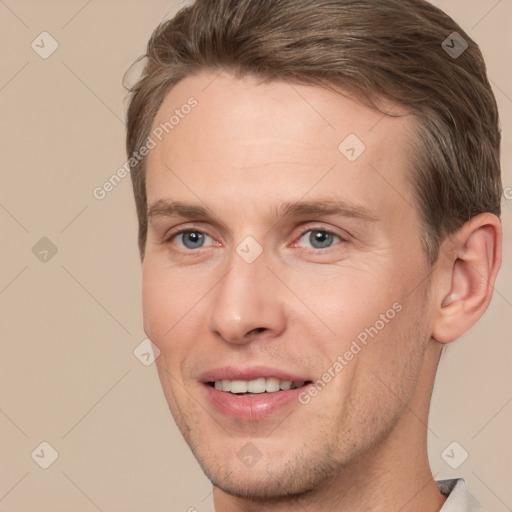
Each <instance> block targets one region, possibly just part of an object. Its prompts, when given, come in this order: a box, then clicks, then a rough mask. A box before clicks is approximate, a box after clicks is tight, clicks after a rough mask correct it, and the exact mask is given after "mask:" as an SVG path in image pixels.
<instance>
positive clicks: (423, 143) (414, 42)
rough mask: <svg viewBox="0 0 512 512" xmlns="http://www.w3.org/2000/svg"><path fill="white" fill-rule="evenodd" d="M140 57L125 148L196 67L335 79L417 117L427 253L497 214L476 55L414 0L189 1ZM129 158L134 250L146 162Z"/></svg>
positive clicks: (143, 206)
mask: <svg viewBox="0 0 512 512" xmlns="http://www.w3.org/2000/svg"><path fill="white" fill-rule="evenodd" d="M453 32H457V34H458V35H453ZM460 38H462V39H460ZM443 41H447V43H443ZM456 42H457V44H458V45H459V46H458V47H459V48H463V47H464V46H465V44H467V45H468V46H467V48H466V49H465V51H463V52H462V54H460V55H456V54H455V55H454V54H453V53H452V54H450V53H449V52H448V51H447V48H448V49H449V48H454V47H455V44H456ZM446 44H447V45H448V47H446V46H445V45H446ZM143 57H145V58H146V59H147V62H146V65H145V68H144V70H143V72H142V76H141V78H140V80H139V81H138V82H137V83H136V84H135V85H134V86H133V87H132V88H131V89H130V96H129V99H130V103H129V108H128V115H127V141H126V147H127V152H128V156H129V157H130V156H131V155H133V154H134V152H136V151H137V150H138V148H140V147H141V146H142V145H143V144H144V142H145V141H146V139H147V137H148V136H149V135H150V130H151V127H152V123H153V120H154V118H155V115H156V113H157V111H158V109H159V107H160V105H161V104H162V101H163V99H164V98H165V96H166V94H167V93H168V92H169V90H170V89H171V88H172V87H173V86H174V85H176V84H177V83H178V82H179V81H180V80H182V79H183V78H185V77H187V76H190V75H192V74H196V73H198V72H200V71H213V72H219V71H221V70H226V71H229V72H231V73H234V74H235V76H243V75H252V76H254V77H256V78H259V79H260V80H262V81H272V80H286V81H289V82H294V83H300V84H307V85H317V86H322V87H328V88H332V87H333V86H334V87H336V86H339V87H342V88H343V89H345V90H350V91H352V92H354V93H356V95H357V96H358V97H359V98H360V99H362V100H364V101H365V102H366V103H368V104H370V105H372V106H373V107H375V108H379V102H380V100H382V99H386V100H391V101H392V102H394V103H396V104H398V105H401V106H403V107H405V108H406V109H407V111H408V112H410V113H411V114H412V115H413V116H414V118H415V119H416V138H415V141H413V145H414V148H415V149H414V151H413V153H414V154H413V155H412V156H413V158H412V159H411V161H412V165H413V167H412V171H411V173H410V179H411V182H412V185H413V189H414V194H415V197H416V202H417V205H416V207H417V210H418V213H419V216H420V218H421V220H422V241H423V244H424V248H425V251H426V254H427V256H428V258H429V260H430V261H431V262H434V261H435V260H436V258H437V255H438V252H439V246H440V243H441V241H442V240H443V239H444V237H446V236H447V235H448V234H450V233H453V232H455V231H456V230H457V229H459V228H460V227H461V226H462V225H463V224H464V223H465V222H467V221H468V220H469V219H470V218H471V217H473V216H474V215H477V214H479V213H482V212H492V213H494V214H495V215H497V216H499V215H500V201H501V194H502V185H501V178H500V162H499V147H500V138H501V137H500V129H499V119H498V110H497V105H496V100H495V98H494V95H493V93H492V89H491V87H490V85H489V81H488V80H487V76H486V68H485V64H484V60H483V57H482V54H481V52H480V50H479V48H478V46H477V45H476V43H475V42H474V41H472V40H471V38H470V37H469V36H468V35H467V34H466V33H465V32H464V31H463V30H462V29H461V28H460V27H459V25H457V24H456V23H455V22H454V21H453V20H452V19H451V18H450V17H449V16H448V15H446V14H445V13H443V12H442V11H441V10H439V9H438V8H436V7H434V6H433V5H431V4H430V3H428V2H426V1H424V0H196V2H195V3H194V4H193V5H191V6H187V7H185V8H183V9H182V10H180V11H179V12H178V13H177V14H176V16H175V17H174V18H173V19H171V20H168V21H165V22H163V23H162V24H160V25H159V26H158V27H157V28H156V29H155V31H154V32H153V34H152V36H151V39H150V40H149V43H148V46H147V52H146V55H144V56H143ZM132 160H133V159H132ZM133 163H134V165H133V166H132V165H130V167H131V177H132V184H133V189H134V194H135V201H136V206H137V215H138V220H139V249H140V254H141V257H142V258H144V247H145V243H146V235H147V211H146V210H147V199H146V186H145V172H146V170H145V159H141V160H140V162H136V161H134V162H133Z"/></svg>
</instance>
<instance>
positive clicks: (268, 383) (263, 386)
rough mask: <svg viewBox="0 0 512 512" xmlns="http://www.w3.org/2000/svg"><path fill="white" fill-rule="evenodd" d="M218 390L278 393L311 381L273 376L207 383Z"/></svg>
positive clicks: (247, 393)
mask: <svg viewBox="0 0 512 512" xmlns="http://www.w3.org/2000/svg"><path fill="white" fill-rule="evenodd" d="M207 384H208V385H209V386H211V387H214V388H215V389H216V390H218V391H223V392H225V393H231V394H233V395H243V396H256V395H261V394H263V393H278V392H280V391H289V390H291V389H297V388H300V387H303V386H305V385H308V384H311V381H303V380H302V381H291V380H281V379H276V378H274V377H269V378H265V377H261V378H258V379H253V380H228V379H222V380H216V381H211V382H208V383H207Z"/></svg>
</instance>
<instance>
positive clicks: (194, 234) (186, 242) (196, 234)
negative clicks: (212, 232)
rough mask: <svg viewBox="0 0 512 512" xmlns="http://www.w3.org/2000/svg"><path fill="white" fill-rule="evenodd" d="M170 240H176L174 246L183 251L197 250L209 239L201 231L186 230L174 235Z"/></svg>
mask: <svg viewBox="0 0 512 512" xmlns="http://www.w3.org/2000/svg"><path fill="white" fill-rule="evenodd" d="M172 238H175V239H176V244H177V245H178V246H179V247H182V248H185V249H199V248H201V247H203V246H204V244H205V242H206V240H207V239H208V238H209V239H210V240H211V237H210V236H208V235H207V234H206V233H203V232H202V231H193V230H188V231H187V230H186V231H180V232H179V233H176V234H175V235H174V236H173V237H172Z"/></svg>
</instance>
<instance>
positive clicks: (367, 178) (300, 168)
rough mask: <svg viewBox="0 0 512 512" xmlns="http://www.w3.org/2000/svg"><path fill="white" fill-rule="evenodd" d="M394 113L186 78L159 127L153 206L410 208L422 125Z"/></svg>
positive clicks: (277, 86) (316, 90) (348, 100)
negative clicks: (328, 201) (332, 203)
mask: <svg viewBox="0 0 512 512" xmlns="http://www.w3.org/2000/svg"><path fill="white" fill-rule="evenodd" d="M187 105H194V106H193V107H192V108H191V107H189V106H187ZM386 108H387V109H388V111H391V112H392V113H393V115H394V116H393V117H392V116H388V115H385V114H383V113H382V112H379V111H377V110H375V109H371V108H369V107H367V106H365V105H363V104H362V103H361V102H359V101H358V100H357V99H355V98H354V97H353V96H351V95H349V94H348V93H346V92H343V91H341V92H340V93H336V92H333V91H329V90H326V89H324V88H321V87H316V86H304V85H297V84H291V83H288V82H284V81H274V82H270V83H263V84H261V83H257V82H256V81H255V80H254V79H252V78H250V77H244V78H235V77H234V76H232V75H230V74H228V73H222V74H220V75H216V74H212V73H202V74H199V75H196V76H192V77H188V78H186V79H184V80H183V81H181V82H180V83H178V84H177V85H176V86H175V87H174V88H173V89H172V90H171V91H170V92H169V93H168V95H167V96H166V98H165V100H164V101H163V103H162V105H161V107H160V109H159V111H158V113H157V115H156V117H155V120H154V122H153V128H152V134H156V135H158V136H156V137H155V136H154V137H153V138H154V139H155V141H156V143H157V144H156V146H155V147H154V149H152V150H151V152H150V153H149V155H148V157H147V193H148V204H149V205H151V203H152V202H155V201H158V200H161V199H167V197H168V196H169V195H171V196H173V197H174V196H175V195H179V196H180V197H179V199H184V198H186V199H190V200H191V201H195V202H197V201H198V200H200V201H201V202H203V203H204V202H206V203H208V205H209V206H213V207H215V202H216V201H218V206H219V207H221V206H222V205H224V204H225V203H226V201H229V200H231V201H234V200H238V201H246V206H249V204H250V203H251V201H255V200H256V199H257V198H259V199H258V201H259V203H260V204H261V203H262V198H265V200H266V201H269V202H271V201H273V200H275V201H278V200H282V199H283V198H284V197H283V196H286V199H289V200H294V199H298V198H299V197H301V196H304V195H305V194H308V199H314V198H321V197H322V195H325V194H326V193H329V195H332V193H333V192H335V193H337V194H339V195H340V196H343V195H345V196H350V197H346V199H351V200H352V199H355V200H357V201H359V202H361V203H362V204H364V203H367V204H368V203H372V205H373V206H374V207H376V208H377V209H378V207H379V206H386V205H387V206H388V207H389V206H393V205H394V204H395V203H396V206H397V207H398V206H399V205H398V203H404V202H406V203H408V208H410V205H411V204H412V201H413V199H412V195H411V190H410V186H409V183H408V179H407V178H408V173H409V172H410V169H409V163H410V161H411V159H410V152H411V149H410V141H411V138H412V136H413V128H414V123H413V119H412V117H411V116H410V115H407V114H406V113H405V112H403V111H401V110H400V109H399V108H398V107H396V106H392V105H387V106H386ZM160 139H161V140H160ZM368 205H369V204H368ZM401 206H402V207H406V206H405V205H403V204H402V205H401Z"/></svg>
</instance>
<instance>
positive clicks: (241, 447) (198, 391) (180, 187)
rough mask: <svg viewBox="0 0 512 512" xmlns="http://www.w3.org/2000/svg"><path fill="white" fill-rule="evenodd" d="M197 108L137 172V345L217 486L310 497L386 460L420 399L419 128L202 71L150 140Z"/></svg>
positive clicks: (425, 322) (174, 94) (348, 105)
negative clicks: (140, 326)
mask: <svg viewBox="0 0 512 512" xmlns="http://www.w3.org/2000/svg"><path fill="white" fill-rule="evenodd" d="M190 96H194V97H195V98H196V100H197V102H198V104H197V106H196V107H195V108H194V109H192V110H191V109H186V110H187V111H189V110H191V111H190V113H189V114H188V115H184V116H182V117H183V118H180V121H179V123H177V124H175V126H174V127H173V129H172V130H171V131H169V134H168V135H166V136H165V137H164V138H163V140H162V142H160V143H159V144H158V145H157V146H156V147H155V148H154V149H152V151H151V153H150V154H149V156H148V160H147V198H148V207H149V210H150V211H151V212H152V215H151V216H150V219H149V227H148V237H147V244H146V253H145V259H144V264H143V307H144V325H145V331H146V333H147V335H148V337H149V338H150V339H151V340H152V341H153V343H155V344H156V345H157V347H158V348H159V349H160V351H161V355H160V357H159V358H158V359H157V367H158V371H159V376H160V379H161V382H162V386H163V390H164V393H165V396H166V398H167V401H168V404H169V407H170V409H171V411H172V413H173V415H174V418H175V420H176V422H177V424H178V426H179V428H180V430H181V432H182V433H183V435H184V437H185V439H186V440H187V442H188V443H189V445H190V446H191V448H192V450H193V452H194V454H195V455H196V457H197V459H198V460H199V462H200V464H201V466H202V467H203V469H204V471H205V472H206V474H207V475H208V476H209V478H210V479H211V480H212V482H213V483H214V484H215V485H216V486H218V487H220V488H221V489H224V490H225V491H227V492H229V493H232V494H235V495H244V494H247V495H250V496H260V497H264V496H277V495H281V494H283V493H288V494H291V493H299V492H303V491H305V490H308V489H311V488H313V487H316V486H318V485H320V484H321V483H322V482H325V481H326V480H327V479H328V478H329V476H330V475H332V474H333V471H335V472H336V471H340V469H341V468H343V467H345V468H350V467H351V466H354V465H355V464H357V461H359V460H361V457H364V456H365V455H369V454H371V453H376V452H377V450H379V449H381V448H382V447H383V446H385V444H386V442H387V440H388V439H389V437H390V433H392V432H394V431H396V430H397V429H398V428H399V425H400V424H401V422H402V421H403V418H404V411H405V410H406V409H407V407H408V404H410V403H411V400H413V399H414V396H416V395H417V394H418V393H427V390H425V389H423V388H422V389H419V386H417V383H418V381H419V382H423V380H422V379H421V378H420V376H421V375H422V372H423V371H424V369H423V354H424V351H425V347H426V345H427V342H428V340H429V338H430V331H429V323H430V317H429V314H430V313H429V308H430V306H429V303H428V299H427V296H428V289H427V286H428V283H429V280H428V279H426V278H427V276H428V275H429V272H430V270H431V268H430V265H429V263H428V262H427V260H426V257H425V255H424V252H423V249H422V245H421V241H420V229H419V221H418V216H417V214H416V213H415V211H414V208H413V207H412V205H413V204H414V202H415V200H414V198H413V196H412V190H411V186H410V184H409V182H408V180H407V176H408V174H409V172H410V170H409V168H408V164H409V157H410V149H409V145H408V141H409V140H410V137H411V132H412V125H413V124H412V119H411V118H410V116H406V115H404V116H401V117H388V116H383V115H382V114H380V113H378V112H376V111H374V110H371V109H369V108H367V107H365V106H363V105H361V104H360V103H358V102H356V101H354V100H353V99H350V97H348V96H344V95H340V94H335V93H334V92H328V91H326V90H324V89H321V88H318V87H307V86H299V85H290V84H287V83H284V82H272V83H269V84H263V85H262V84H260V85H257V84H256V83H255V82H254V81H252V80H250V79H248V78H245V79H242V80H241V79H236V78H234V77H233V76H230V75H228V74H222V75H220V76H217V78H215V75H213V74H201V75H198V76H195V77H189V78H187V79H185V80H183V81H182V82H180V83H179V84H178V85H177V86H176V87H174V88H173V89H172V90H171V91H170V93H169V94H168V96H167V97H166V99H165V101H164V103H163V104H162V106H161V108H160V110H159V112H158V114H157V116H156V119H155V122H154V125H153V126H154V128H156V127H157V126H158V125H159V124H160V123H165V122H166V121H168V120H169V117H170V116H171V115H172V114H173V113H174V111H175V110H176V109H180V107H181V106H182V105H183V104H185V103H186V102H187V99H188V98H189V97H190ZM395 112H397V110H395ZM347 137H348V139H347ZM356 137H357V138H356ZM345 139H346V141H345ZM358 139H359V141H362V143H364V145H365V146H366V147H365V149H364V147H363V146H362V144H361V142H359V141H358ZM343 141H345V142H343ZM340 143H342V144H341V146H340ZM339 146H340V147H339ZM363 149H364V151H363ZM157 203H158V205H157ZM171 203H179V205H177V207H176V205H174V207H171ZM155 205H156V206H155ZM183 231H184V232H183ZM336 362H338V364H336ZM326 375H327V376H326ZM329 376H330V378H329ZM233 381H234V382H233ZM290 381H291V382H290ZM248 382H249V384H247V383H248ZM296 386H298V387H296ZM290 387H292V389H289V388H290ZM281 388H284V389H281ZM263 389H266V390H267V391H266V392H265V393H260V392H261V391H262V390H263ZM277 389H279V390H277ZM244 391H245V392H244ZM423 428H424V427H423ZM411 435H412V434H411Z"/></svg>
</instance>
